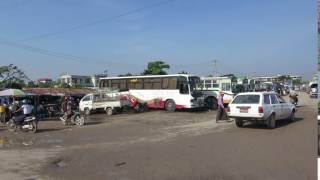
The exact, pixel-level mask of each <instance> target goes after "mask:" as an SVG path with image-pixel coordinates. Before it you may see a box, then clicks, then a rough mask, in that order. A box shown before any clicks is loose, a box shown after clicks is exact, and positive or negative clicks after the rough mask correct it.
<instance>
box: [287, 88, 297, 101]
mask: <svg viewBox="0 0 320 180" xmlns="http://www.w3.org/2000/svg"><path fill="white" fill-rule="evenodd" d="M289 98H290V101H291V103H292V104H295V105H297V104H298V94H297V92H296V91H295V90H292V89H290V93H289Z"/></svg>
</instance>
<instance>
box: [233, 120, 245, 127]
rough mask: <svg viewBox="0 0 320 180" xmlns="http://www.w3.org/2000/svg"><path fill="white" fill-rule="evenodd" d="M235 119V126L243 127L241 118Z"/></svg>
mask: <svg viewBox="0 0 320 180" xmlns="http://www.w3.org/2000/svg"><path fill="white" fill-rule="evenodd" d="M235 121H236V125H237V127H243V120H241V119H236V120H235Z"/></svg>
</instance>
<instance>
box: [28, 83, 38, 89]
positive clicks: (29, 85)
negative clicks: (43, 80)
mask: <svg viewBox="0 0 320 180" xmlns="http://www.w3.org/2000/svg"><path fill="white" fill-rule="evenodd" d="M27 87H28V88H35V87H38V86H37V85H36V84H35V83H34V82H33V81H29V82H28V83H27Z"/></svg>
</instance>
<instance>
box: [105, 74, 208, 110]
mask: <svg viewBox="0 0 320 180" xmlns="http://www.w3.org/2000/svg"><path fill="white" fill-rule="evenodd" d="M200 83H201V81H200V78H199V77H198V76H194V75H186V74H173V75H150V76H149V75H148V76H127V77H105V78H100V83H99V87H100V89H104V88H109V89H118V90H120V92H123V91H128V94H129V96H130V98H131V99H132V100H133V101H135V102H136V104H137V103H143V104H144V105H147V107H149V108H159V109H166V110H168V111H175V110H176V109H182V108H201V107H206V106H207V104H206V100H207V99H206V98H209V97H208V96H206V97H205V96H204V94H203V93H201V91H199V90H197V87H198V85H199V84H200Z"/></svg>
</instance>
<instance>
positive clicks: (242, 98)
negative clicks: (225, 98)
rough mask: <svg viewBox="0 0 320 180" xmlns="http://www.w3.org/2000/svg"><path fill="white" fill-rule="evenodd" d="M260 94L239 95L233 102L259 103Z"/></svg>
mask: <svg viewBox="0 0 320 180" xmlns="http://www.w3.org/2000/svg"><path fill="white" fill-rule="evenodd" d="M259 102H260V95H239V96H237V97H236V98H235V99H234V100H233V102H232V104H259Z"/></svg>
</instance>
